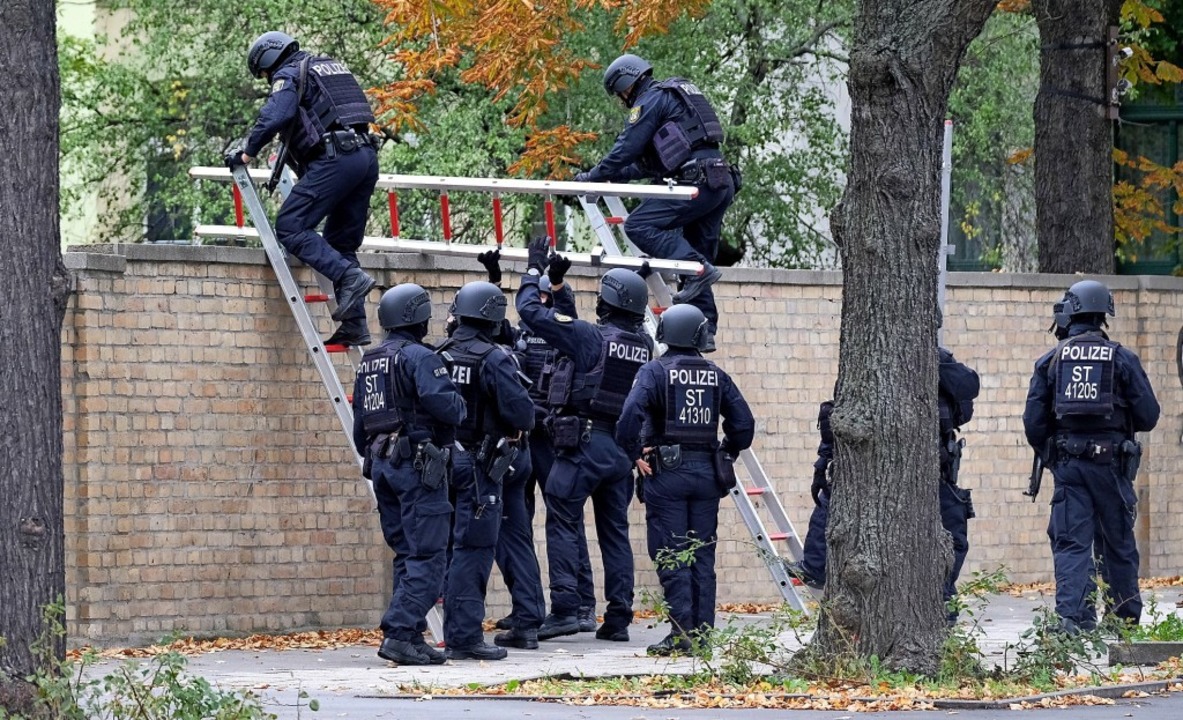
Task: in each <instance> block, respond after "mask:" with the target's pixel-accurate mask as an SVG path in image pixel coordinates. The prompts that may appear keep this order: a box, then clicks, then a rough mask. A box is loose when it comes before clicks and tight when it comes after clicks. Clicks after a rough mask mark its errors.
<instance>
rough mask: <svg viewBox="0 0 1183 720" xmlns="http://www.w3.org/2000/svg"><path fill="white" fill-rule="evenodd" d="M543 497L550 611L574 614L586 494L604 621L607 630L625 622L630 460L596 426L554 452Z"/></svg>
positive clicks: (629, 585) (628, 616)
mask: <svg viewBox="0 0 1183 720" xmlns="http://www.w3.org/2000/svg"><path fill="white" fill-rule="evenodd" d="M545 497H546V507H547V513H546V556H547V559H548V560H549V562H550V606H551V612H553V613H554V614H556V615H564V616H568V615H575V614H576V613H577V612H578V611H579V606H580V605H581V603H582V601H581V599H580V597H579V587H578V574H579V564H580V563H579V551H578V549H577V548H578V543H579V529H580V528H581V527H583V507H584V505H585V504H586V503H587V500H588V498H591V501H592V510H593V512H594V513H595V517H596V535H597V536H598V538H599V541H600V554H601V557H602V558H603V561H604V595H605V597H606V598H607V600H608V607H607V610H606V611H605V612H604V624H605V625H606V626H608V627H609V628H612V629H616V628H623V627H626V626H628V625H629V624H630V623H631V622H632V620H633V551H632V547H631V546H630V545H629V539H628V506H629V502H630V501H631V500H632V497H633V480H632V463H630V462H629V460H628V458H627V457H625V454H624V452H623V451H622V450H621V449H620V447H619V446H618V445H617V444H616V441H615V440H614V439H613V437H612V434H611V433H610V432H608V431H606V430H602V429H599V428H596V429H594V430H592V431H591V437H590V439H589V440H588V441H587V442H585V443H582V444H581V445H580V446H579V447H578V448H576V449H574V450H564V451H562V452H561V453H558V454H557V455H556V457H555V463H554V466H553V467H552V468H551V471H550V475H549V476H548V477H547V479H546V489H545Z"/></svg>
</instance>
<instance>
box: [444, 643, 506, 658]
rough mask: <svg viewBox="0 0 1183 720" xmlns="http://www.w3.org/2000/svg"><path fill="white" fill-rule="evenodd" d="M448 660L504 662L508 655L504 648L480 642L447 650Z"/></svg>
mask: <svg viewBox="0 0 1183 720" xmlns="http://www.w3.org/2000/svg"><path fill="white" fill-rule="evenodd" d="M447 653H448V659H449V660H504V659H505V657H506V656H507V655H509V653H507V652H506V651H505V648H499V647H497V646H495V645H489V644H487V643H485V641H484V640H481V641H480V642H478V643H477V644H476V645H471V646H469V647H464V648H448V650H447Z"/></svg>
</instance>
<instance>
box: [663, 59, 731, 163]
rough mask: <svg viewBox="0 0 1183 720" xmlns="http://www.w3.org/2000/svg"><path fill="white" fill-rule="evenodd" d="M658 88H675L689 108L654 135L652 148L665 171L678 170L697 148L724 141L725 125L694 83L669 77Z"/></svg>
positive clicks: (675, 92)
mask: <svg viewBox="0 0 1183 720" xmlns="http://www.w3.org/2000/svg"><path fill="white" fill-rule="evenodd" d="M656 87H658V88H661V89H662V90H670V91H672V92H673V93H674V94H675V95H677V96H678V98H679V100H680V101H681V103H682V107H683V108H685V110H686V112H685V114H684V115H683V116H682V117H681V118H679V119H677V120H670V121H669V122H667V123H665V124H664V125H662V126H661V127H659V128H658V129H657V132H655V133H654V134H653V150H654V153H655V154H656V156H657V160H658V162H659V163H660V164H661V165H662V169H663V170H665V171H666V172H671V171H673V170H676V169H678V168H679V167H681V166H682V164H683V163H685V162H686V161H687V160H689V159H690V158H691V157H692V156H693V153H694V151H695V150H700V149H704V148H718V147H719V145H720V144H721V143H722V142H723V125H722V123H720V122H719V116H718V115H717V114H716V113H715V109H714V108H713V107H711V104H710V103H709V102H708V101H707V99H706V96H705V95H703V94H702V91H701V90H699V89H698V87H697V86H696V85H694V83H691V82H690V81H688V80H683V79H682V78H669V79H667V80H663V81H661V82H659V83H657V84H656Z"/></svg>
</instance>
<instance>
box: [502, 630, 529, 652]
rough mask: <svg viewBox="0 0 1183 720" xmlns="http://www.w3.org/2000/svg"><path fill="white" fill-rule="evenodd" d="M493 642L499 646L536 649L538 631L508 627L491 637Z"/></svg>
mask: <svg viewBox="0 0 1183 720" xmlns="http://www.w3.org/2000/svg"><path fill="white" fill-rule="evenodd" d="M493 644H494V645H499V646H501V647H512V648H520V649H522V650H537V649H538V631H537V630H524V629H522V628H510V629H509V630H508V631H506V632H503V633H497V635H495V636H494V637H493Z"/></svg>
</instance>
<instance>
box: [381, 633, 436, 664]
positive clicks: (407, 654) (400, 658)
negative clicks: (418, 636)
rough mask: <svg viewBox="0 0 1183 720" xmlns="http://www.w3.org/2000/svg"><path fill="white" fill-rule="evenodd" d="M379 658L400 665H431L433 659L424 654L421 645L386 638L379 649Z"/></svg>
mask: <svg viewBox="0 0 1183 720" xmlns="http://www.w3.org/2000/svg"><path fill="white" fill-rule="evenodd" d="M378 657H380V658H382V659H383V660H389V661H390V662H392V663H398V664H399V665H431V664H432V662H431V658H430V657H428V656H427V655H426V654H424V653H423V652H422V650H421V649H420V646H419V645H416V644H415V643H414V642H411V641H408V640H396V639H394V638H386V639H385V640H383V641H382V645H380V646H379V647H378Z"/></svg>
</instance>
